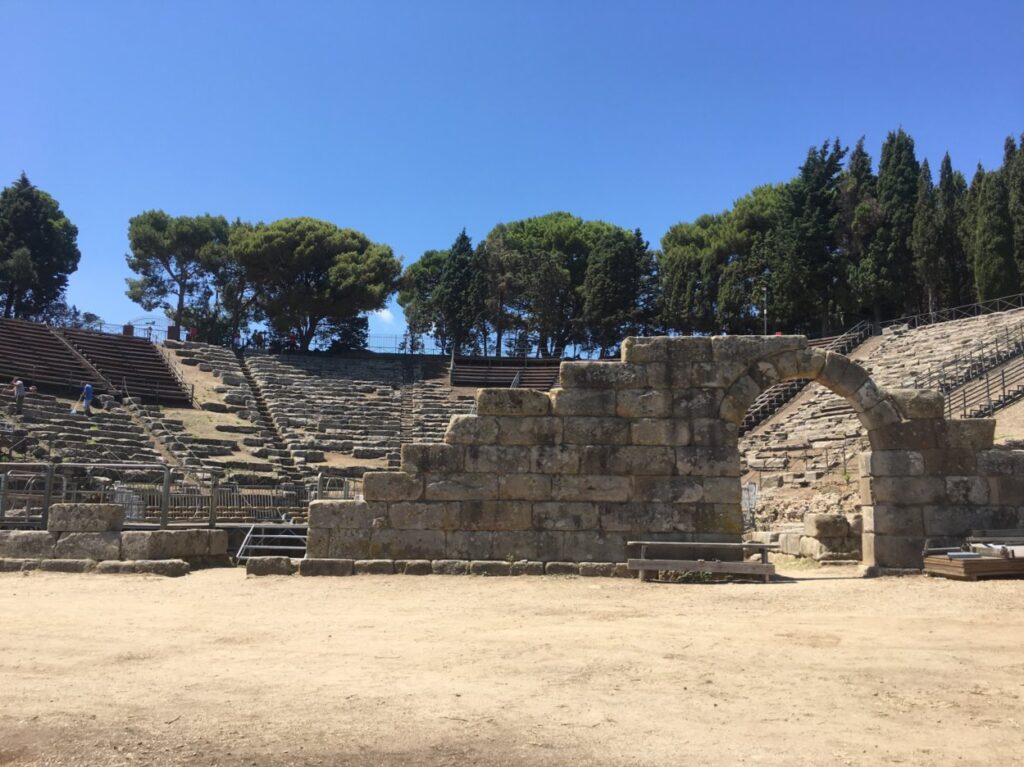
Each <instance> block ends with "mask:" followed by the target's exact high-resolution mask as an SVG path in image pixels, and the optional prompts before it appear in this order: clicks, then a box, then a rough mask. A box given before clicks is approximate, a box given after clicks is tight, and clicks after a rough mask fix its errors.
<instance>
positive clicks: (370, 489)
mask: <svg viewBox="0 0 1024 767" xmlns="http://www.w3.org/2000/svg"><path fill="white" fill-rule="evenodd" d="M363 497H364V498H365V499H366V500H367V501H418V500H419V499H420V498H421V497H423V478H422V477H421V476H414V475H412V474H407V473H406V472H404V471H370V472H367V473H366V474H364V475H363Z"/></svg>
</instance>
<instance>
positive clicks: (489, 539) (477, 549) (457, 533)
mask: <svg viewBox="0 0 1024 767" xmlns="http://www.w3.org/2000/svg"><path fill="white" fill-rule="evenodd" d="M505 535H507V533H506V534H505ZM493 543H494V533H493V532H490V531H487V530H454V531H451V532H447V533H445V558H447V559H490V558H491V549H492V544H493Z"/></svg>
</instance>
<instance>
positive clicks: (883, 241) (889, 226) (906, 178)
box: [872, 128, 921, 315]
mask: <svg viewBox="0 0 1024 767" xmlns="http://www.w3.org/2000/svg"><path fill="white" fill-rule="evenodd" d="M920 171H921V168H920V166H919V165H918V162H917V158H916V157H915V156H914V139H912V138H911V137H910V136H909V135H908V134H907V133H906V132H904V130H903V129H902V128H901V129H899V130H898V131H896V132H895V133H892V132H890V133H889V135H888V136H887V137H886V139H885V143H884V144H882V157H881V160H880V161H879V164H878V202H879V204H880V205H881V207H882V212H883V213H884V214H885V223H884V224H883V226H882V228H881V231H880V232H879V237H878V239H877V240H876V242H875V247H873V248H872V251H873V252H874V253H875V258H876V259H877V262H878V263H877V268H878V270H879V286H880V287H881V291H880V292H879V293H878V294H876V296H875V297H874V298H875V311H876V315H877V314H878V313H879V310H881V311H883V312H886V313H889V314H890V315H892V314H894V313H899V312H901V311H906V310H913V309H914V308H916V307H917V306H920V304H921V300H920V299H921V290H920V288H919V286H918V284H917V280H916V279H915V277H916V275H915V274H914V263H913V254H912V251H911V248H910V242H911V237H912V234H913V227H914V207H915V205H916V203H917V181H918V175H919V174H920Z"/></svg>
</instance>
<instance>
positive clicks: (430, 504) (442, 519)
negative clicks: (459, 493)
mask: <svg viewBox="0 0 1024 767" xmlns="http://www.w3.org/2000/svg"><path fill="white" fill-rule="evenodd" d="M459 513H460V510H459V504H458V502H457V501H447V502H446V501H424V502H419V503H412V502H406V503H392V504H389V505H388V511H387V515H388V516H387V519H388V526H389V527H391V528H393V529H395V530H455V529H456V528H457V527H458V526H459Z"/></svg>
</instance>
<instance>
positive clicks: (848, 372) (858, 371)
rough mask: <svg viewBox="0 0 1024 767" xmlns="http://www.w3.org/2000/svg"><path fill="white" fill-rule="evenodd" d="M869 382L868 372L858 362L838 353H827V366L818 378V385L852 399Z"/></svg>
mask: <svg viewBox="0 0 1024 767" xmlns="http://www.w3.org/2000/svg"><path fill="white" fill-rule="evenodd" d="M868 380H869V379H868V374H867V371H865V370H864V368H862V367H861V366H860V365H858V364H857V363H856V362H852V361H851V360H850V359H849V358H847V357H845V356H844V355H842V354H838V353H837V352H826V353H825V366H824V367H823V368H822V370H821V373H820V374H819V376H818V383H821V384H823V385H824V386H827V387H828V388H829V389H831V390H832V391H834V392H835V393H836V394H838V395H839V396H840V397H846V398H852V397H853V395H854V393H855V392H856V391H857V389H859V388H860V387H861V386H863V385H864V383H865V382H866V381H868Z"/></svg>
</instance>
